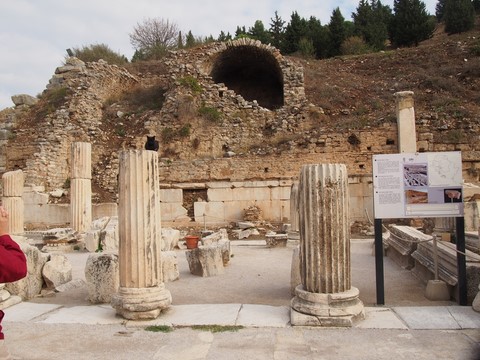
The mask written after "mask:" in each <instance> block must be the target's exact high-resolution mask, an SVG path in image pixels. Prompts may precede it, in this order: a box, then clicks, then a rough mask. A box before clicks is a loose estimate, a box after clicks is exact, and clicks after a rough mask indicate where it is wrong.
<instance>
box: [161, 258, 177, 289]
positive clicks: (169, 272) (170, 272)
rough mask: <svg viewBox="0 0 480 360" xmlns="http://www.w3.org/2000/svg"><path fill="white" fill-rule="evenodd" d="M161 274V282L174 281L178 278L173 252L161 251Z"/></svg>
mask: <svg viewBox="0 0 480 360" xmlns="http://www.w3.org/2000/svg"><path fill="white" fill-rule="evenodd" d="M162 274H163V282H169V281H175V280H178V279H179V278H180V272H179V270H178V259H177V253H176V252H175V251H162Z"/></svg>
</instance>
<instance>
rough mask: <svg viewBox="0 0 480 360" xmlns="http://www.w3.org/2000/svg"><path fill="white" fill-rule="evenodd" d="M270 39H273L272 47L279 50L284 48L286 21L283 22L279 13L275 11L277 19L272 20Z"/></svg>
mask: <svg viewBox="0 0 480 360" xmlns="http://www.w3.org/2000/svg"><path fill="white" fill-rule="evenodd" d="M270 20H271V23H270V29H269V30H268V31H269V32H270V38H271V39H272V45H273V46H275V47H276V48H277V49H281V48H282V43H283V37H284V34H285V27H284V26H285V21H283V20H282V18H281V17H280V16H278V12H277V11H275V17H274V18H273V19H270Z"/></svg>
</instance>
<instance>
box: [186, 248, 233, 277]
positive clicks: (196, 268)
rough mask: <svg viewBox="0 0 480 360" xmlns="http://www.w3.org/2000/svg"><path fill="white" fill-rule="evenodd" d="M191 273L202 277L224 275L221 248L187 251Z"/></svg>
mask: <svg viewBox="0 0 480 360" xmlns="http://www.w3.org/2000/svg"><path fill="white" fill-rule="evenodd" d="M185 255H186V257H187V262H188V267H189V269H190V273H191V274H193V275H198V276H202V277H210V276H216V275H219V274H223V273H224V267H223V257H222V249H221V248H220V247H219V246H215V245H210V246H199V247H198V248H196V249H192V250H187V251H185Z"/></svg>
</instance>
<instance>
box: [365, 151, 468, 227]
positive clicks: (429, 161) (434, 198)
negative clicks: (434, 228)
mask: <svg viewBox="0 0 480 360" xmlns="http://www.w3.org/2000/svg"><path fill="white" fill-rule="evenodd" d="M372 160H373V190H374V193H373V200H374V213H375V219H392V218H413V217H462V216H463V188H462V184H463V179H462V155H461V152H459V151H452V152H429V153H414V154H413V153H401V154H384V155H374V156H373V159H372Z"/></svg>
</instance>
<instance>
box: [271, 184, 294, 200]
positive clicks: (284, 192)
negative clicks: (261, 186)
mask: <svg viewBox="0 0 480 360" xmlns="http://www.w3.org/2000/svg"><path fill="white" fill-rule="evenodd" d="M290 192H291V187H289V186H288V187H287V186H278V187H274V188H272V189H271V199H272V200H290Z"/></svg>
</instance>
